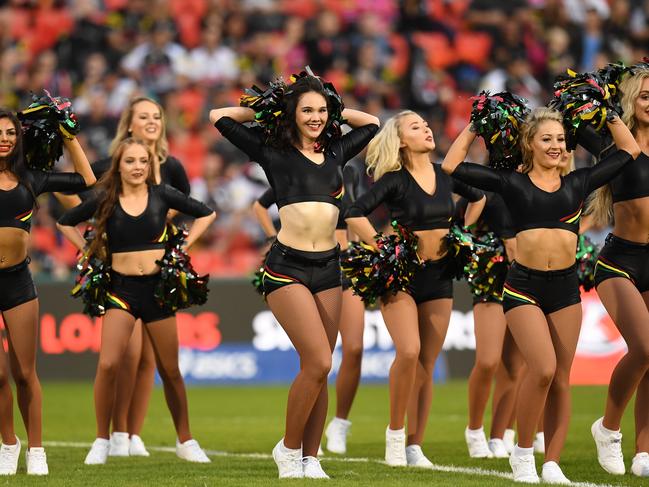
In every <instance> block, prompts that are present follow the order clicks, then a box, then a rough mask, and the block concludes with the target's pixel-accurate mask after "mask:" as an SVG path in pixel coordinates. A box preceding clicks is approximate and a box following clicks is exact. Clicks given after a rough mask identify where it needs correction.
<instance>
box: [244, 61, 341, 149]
mask: <svg viewBox="0 0 649 487" xmlns="http://www.w3.org/2000/svg"><path fill="white" fill-rule="evenodd" d="M305 76H312V77H314V78H318V79H320V81H321V82H322V86H323V88H324V93H325V96H326V97H327V101H328V103H329V117H328V120H327V125H326V126H325V128H324V131H323V133H324V140H323V141H322V143H318V144H317V146H316V147H315V150H316V152H322V151H324V150H325V149H326V148H327V147H328V146H329V143H330V142H331V141H332V140H334V139H336V138H338V137H340V136H341V135H342V129H341V125H342V124H343V123H344V122H345V120H344V119H343V116H342V112H343V110H344V109H345V105H344V104H343V101H342V98H341V97H340V95H339V94H338V92H337V91H336V88H335V87H334V85H333V84H332V83H330V82H328V81H324V80H322V79H321V78H319V77H318V76H316V75H315V74H313V71H311V68H310V67H309V66H306V68H305V70H304V71H302V72H301V73H300V74H294V75H291V78H290V80H291V84H290V85H289V84H286V82H285V81H284V80H283V79H282V78H281V77H280V78H277V79H276V80H275V81H272V82H271V83H270V85H269V87H268V88H267V89H266V90H264V89H261V88H259V87H258V86H256V85H253V86H252V88H246V89H245V90H244V94H243V95H242V96H241V98H240V99H239V104H240V105H241V106H242V107H248V108H252V109H253V110H254V111H255V122H256V123H257V124H258V126H259V127H260V128H261V130H262V131H263V133H264V137H265V138H266V141H268V140H269V139H273V138H276V137H277V136H278V130H279V125H280V121H281V119H282V117H283V116H284V111H285V104H284V97H285V96H286V95H289V94H290V93H291V91H292V90H291V86H292V85H293V84H294V83H295V82H297V81H298V80H299V79H301V78H304V77H305Z"/></svg>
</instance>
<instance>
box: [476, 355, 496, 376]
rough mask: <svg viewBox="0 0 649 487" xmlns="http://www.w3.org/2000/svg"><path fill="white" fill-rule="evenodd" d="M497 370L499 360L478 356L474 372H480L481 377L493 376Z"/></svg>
mask: <svg viewBox="0 0 649 487" xmlns="http://www.w3.org/2000/svg"><path fill="white" fill-rule="evenodd" d="M497 370H498V360H489V359H482V358H476V362H475V366H474V367H473V373H475V374H479V375H480V376H481V377H485V378H491V377H493V376H494V375H495V374H496V371H497Z"/></svg>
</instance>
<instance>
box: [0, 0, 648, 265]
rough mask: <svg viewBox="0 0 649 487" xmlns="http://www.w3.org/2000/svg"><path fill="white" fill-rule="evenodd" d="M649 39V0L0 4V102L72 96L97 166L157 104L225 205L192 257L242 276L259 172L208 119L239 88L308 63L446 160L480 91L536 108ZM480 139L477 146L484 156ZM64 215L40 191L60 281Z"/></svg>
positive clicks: (188, 158)
mask: <svg viewBox="0 0 649 487" xmlns="http://www.w3.org/2000/svg"><path fill="white" fill-rule="evenodd" d="M647 45H649V0H299V1H296V0H0V63H1V64H0V106H6V107H9V108H12V109H20V108H23V107H25V106H27V105H28V104H29V102H30V93H31V92H40V90H41V89H43V88H46V89H48V90H49V91H50V92H52V93H53V94H55V95H58V96H63V97H68V98H70V99H71V100H72V101H73V105H74V108H75V111H76V113H77V114H78V116H79V119H80V122H81V126H82V133H81V135H80V138H81V139H82V140H81V143H82V144H83V146H84V147H85V148H86V150H87V154H88V157H89V159H90V160H91V161H92V160H97V159H99V158H102V157H105V156H106V155H107V150H108V146H109V143H110V141H111V139H112V137H113V135H114V133H115V128H116V123H117V119H118V117H119V115H120V113H121V111H122V109H123V108H124V107H125V105H126V104H127V102H128V100H129V99H130V98H131V97H133V96H136V95H139V94H144V95H147V96H152V97H154V98H155V99H157V100H159V101H160V102H161V103H162V105H163V106H164V107H165V111H166V115H167V120H168V127H167V133H168V136H169V141H170V152H171V154H172V155H174V156H175V157H177V158H178V159H180V160H181V161H182V162H183V164H184V166H185V168H186V170H187V173H188V176H189V178H190V181H191V182H192V194H193V196H195V197H197V198H198V199H200V200H202V201H204V202H207V203H208V204H209V205H211V206H213V207H214V208H215V209H216V210H217V212H218V215H219V218H218V219H217V221H216V223H215V224H214V227H213V228H212V229H211V231H210V232H209V236H208V238H207V239H206V240H205V241H204V242H202V249H199V250H197V251H196V257H195V259H196V265H197V267H198V268H199V269H201V270H209V271H211V273H212V275H233V274H245V273H249V272H250V271H251V270H252V269H254V268H255V266H256V265H257V264H258V262H259V252H258V248H259V246H260V245H261V243H262V242H263V236H262V234H261V232H260V230H259V229H258V226H257V225H256V223H255V222H254V221H253V220H252V217H251V213H250V211H249V208H250V205H251V203H252V201H253V200H254V199H255V198H256V197H258V196H259V195H260V194H261V193H262V192H263V191H264V189H265V186H266V183H265V181H264V176H263V174H262V172H261V171H260V170H259V168H258V167H257V166H256V165H254V164H251V163H249V162H248V161H247V159H246V157H245V156H244V155H243V154H242V153H241V152H239V151H238V150H236V149H235V148H234V147H233V146H231V145H230V144H229V143H228V142H227V141H225V140H223V139H221V138H220V136H219V133H218V132H217V131H216V130H215V129H214V128H213V127H212V126H211V125H210V124H209V121H208V120H207V113H208V110H209V109H211V108H215V107H219V106H226V105H235V104H237V103H238V97H239V95H240V94H241V92H242V89H243V88H245V87H248V86H251V85H253V84H257V85H260V86H263V85H265V84H267V83H268V82H269V81H271V80H272V79H274V78H275V77H276V76H277V75H282V76H284V77H285V78H288V76H290V74H291V73H297V72H299V71H301V70H302V69H303V67H304V66H305V65H307V64H308V65H310V66H311V68H312V69H313V71H314V72H315V73H316V74H319V75H321V76H323V77H324V78H326V79H327V80H330V81H332V82H333V83H334V85H335V86H336V87H337V89H338V91H339V92H340V93H341V94H342V96H343V99H344V101H345V104H346V105H347V106H349V107H357V108H360V109H362V110H365V111H368V112H370V113H373V114H376V115H378V116H380V117H382V118H383V117H387V116H389V115H390V114H392V113H393V112H395V111H398V110H400V109H402V108H410V109H414V110H417V111H418V112H419V113H421V114H422V115H423V116H425V117H426V118H427V119H428V120H429V122H430V124H431V126H432V127H433V131H434V134H435V139H436V143H437V149H436V156H437V157H440V158H441V157H442V156H443V155H444V153H445V151H446V150H447V148H448V146H449V145H450V142H451V141H452V140H453V138H454V137H455V136H456V135H457V134H458V133H459V131H460V130H461V129H462V128H463V126H464V125H465V124H466V123H467V120H468V114H469V112H470V109H471V100H470V97H471V96H472V95H474V94H476V93H477V92H478V91H479V90H482V89H488V90H491V91H492V92H496V91H502V90H508V91H511V92H514V93H517V94H519V95H521V96H523V97H525V98H527V99H528V100H529V102H530V104H531V105H532V106H536V105H540V104H545V103H546V102H547V101H548V100H549V99H550V97H551V92H552V82H553V80H554V78H555V77H556V76H557V75H558V74H561V73H564V72H565V70H566V69H567V68H571V69H574V70H579V71H583V70H592V69H594V68H596V67H600V66H602V65H603V64H605V63H607V62H610V61H617V60H622V61H624V62H633V61H636V60H638V59H641V58H642V57H643V56H645V55H647V50H646V46H647ZM474 146H477V147H478V150H476V152H475V153H474V154H472V155H471V157H473V158H474V159H479V158H481V157H484V153H482V152H480V150H479V147H480V145H479V144H474ZM585 159H586V157H585V155H583V154H577V162H578V164H583V163H584V161H585ZM58 211H60V210H59V209H57V207H56V203H55V202H54V201H50V200H47V201H43V202H41V205H40V210H39V212H38V216H37V225H36V228H35V229H34V234H33V247H34V249H33V251H32V256H33V257H35V259H34V262H35V265H36V266H37V267H38V269H40V270H42V271H43V272H42V273H40V275H41V277H43V276H48V275H49V276H54V277H63V276H65V275H67V273H68V272H69V269H70V266H71V264H72V263H73V262H74V252H73V251H71V249H69V248H67V247H66V244H64V243H63V242H62V239H60V238H59V237H58V236H57V234H56V231H55V227H54V221H55V217H56V214H57V212H58Z"/></svg>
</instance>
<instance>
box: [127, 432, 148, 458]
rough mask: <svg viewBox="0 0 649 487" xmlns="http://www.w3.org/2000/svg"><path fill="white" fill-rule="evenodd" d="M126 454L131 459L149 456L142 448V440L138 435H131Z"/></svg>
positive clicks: (144, 448)
mask: <svg viewBox="0 0 649 487" xmlns="http://www.w3.org/2000/svg"><path fill="white" fill-rule="evenodd" d="M128 454H129V455H130V456H132V457H148V456H149V455H150V453H149V451H148V450H147V449H146V447H145V446H144V442H143V441H142V438H140V437H139V436H138V435H131V440H130V442H129V444H128Z"/></svg>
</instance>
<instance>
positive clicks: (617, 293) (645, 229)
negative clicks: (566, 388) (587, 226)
mask: <svg viewBox="0 0 649 487" xmlns="http://www.w3.org/2000/svg"><path fill="white" fill-rule="evenodd" d="M634 73H635V74H634V75H632V76H631V75H629V76H628V77H627V78H625V79H624V80H623V81H622V83H621V84H620V91H621V93H622V98H621V102H622V107H623V108H624V115H623V116H622V120H624V122H625V123H626V125H627V126H628V127H629V128H630V129H631V131H632V132H633V135H634V137H635V139H636V140H637V142H638V144H639V145H640V148H641V150H642V153H641V154H640V156H639V157H638V158H637V159H636V160H635V161H633V162H631V163H630V164H628V165H627V166H626V167H625V168H624V169H623V170H622V172H621V173H620V174H619V175H618V176H617V177H616V178H615V179H613V180H612V181H611V182H610V183H609V184H608V186H605V187H603V188H600V190H598V191H597V193H596V194H595V197H594V198H593V200H591V201H590V204H589V210H591V211H593V215H594V219H595V220H596V221H598V223H600V224H604V225H605V224H608V223H609V221H610V217H611V216H614V227H613V231H612V233H611V234H609V236H608V237H607V238H606V244H605V245H604V247H603V248H602V250H601V252H600V254H599V258H598V261H597V264H596V266H595V285H596V288H597V294H598V295H599V297H600V299H601V300H602V303H603V304H604V307H605V308H606V310H607V311H608V313H609V314H610V315H611V318H612V319H613V321H614V322H615V325H616V326H617V328H618V329H619V331H620V333H621V334H622V336H623V337H624V340H625V342H626V344H627V347H628V352H627V353H626V355H624V357H622V359H621V360H620V361H619V362H618V364H617V366H616V367H615V369H614V370H613V374H612V375H611V382H610V384H609V388H608V395H607V398H606V409H605V411H604V417H603V418H600V419H598V420H597V421H595V423H594V424H593V426H592V429H591V431H592V433H593V437H594V439H595V443H596V445H597V450H598V460H599V463H600V465H601V466H602V467H603V468H604V470H606V471H607V472H609V473H612V474H622V473H624V471H625V467H624V458H623V456H622V449H621V438H622V435H621V433H620V422H621V420H622V415H623V414H624V410H625V409H626V406H627V404H628V402H629V401H630V400H631V397H632V396H633V393H634V392H635V393H636V400H635V411H636V416H635V427H636V431H635V434H636V449H635V452H636V455H635V457H634V458H633V462H632V466H631V471H632V472H633V474H635V475H639V476H649V416H648V415H647V411H649V326H647V325H648V324H649V69H647V68H644V69H637V70H634ZM595 155H596V156H598V155H599V154H595Z"/></svg>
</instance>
